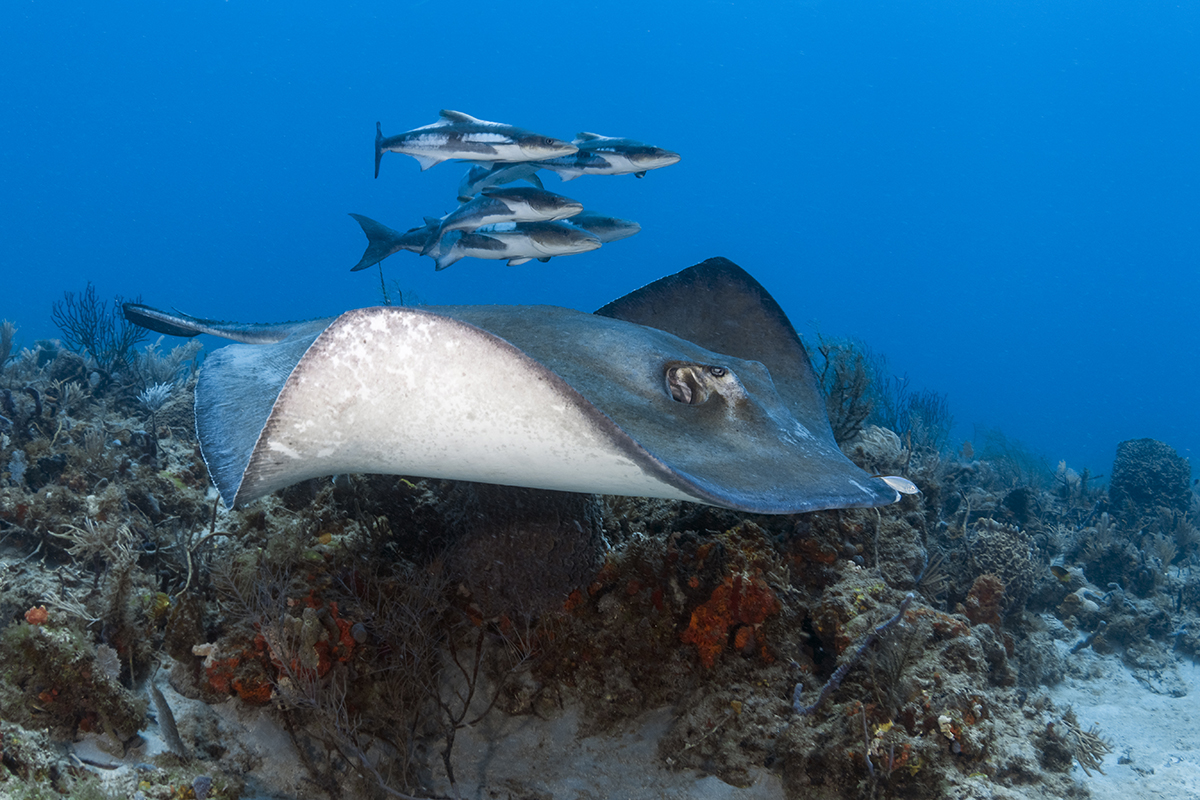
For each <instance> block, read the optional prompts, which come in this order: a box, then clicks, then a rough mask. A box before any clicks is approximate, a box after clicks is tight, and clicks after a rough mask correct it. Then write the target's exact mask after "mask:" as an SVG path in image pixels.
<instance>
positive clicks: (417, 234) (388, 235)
mask: <svg viewBox="0 0 1200 800" xmlns="http://www.w3.org/2000/svg"><path fill="white" fill-rule="evenodd" d="M350 216H352V217H354V220H355V221H356V222H357V223H358V224H359V225H361V226H362V229H363V233H365V234H366V235H367V250H366V252H364V253H363V257H362V259H360V260H359V262H358V263H357V264H355V265H354V266H353V267H351V268H350V271H351V272H357V271H358V270H360V269H366V268H367V267H369V266H371V265H373V264H378V263H379V262H380V261H383V260H384V259H385V258H387V257H388V256H390V255H392V254H393V253H398V252H400V251H401V250H410V251H412V252H414V253H421V252H422V251H424V250H425V249H426V247H427V246H428V245H429V244H430V238H431V237H432V236H433V233H434V231H436V230H437V228H438V226H439V225H440V224H441V220H438V219H428V218H427V219H426V220H425V224H424V225H423V226H422V227H420V228H410V229H409V230H407V231H405V232H404V233H400V232H399V231H394V230H392V229H391V228H389V227H388V226H387V225H384V224H382V223H379V222H376V221H375V220H373V219H371V218H370V217H364V216H363V215H361V214H351V215H350Z"/></svg>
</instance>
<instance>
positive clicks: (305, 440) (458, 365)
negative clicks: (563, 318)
mask: <svg viewBox="0 0 1200 800" xmlns="http://www.w3.org/2000/svg"><path fill="white" fill-rule="evenodd" d="M368 311H369V312H371V313H357V312H347V314H344V315H342V316H341V317H339V318H338V319H337V320H336V321H335V322H334V323H333V324H332V325H330V326H329V327H328V328H327V329H325V330H324V331H323V332H321V333H320V334H319V335H318V336H317V337H316V339H315V340H314V341H313V343H312V345H311V346H310V347H309V348H308V350H307V352H306V353H305V355H304V357H303V358H302V359H301V360H300V362H299V364H297V366H296V368H295V370H294V372H293V373H292V374H291V376H290V378H289V379H288V380H287V382H286V384H285V385H284V386H283V388H282V390H281V391H280V392H279V395H278V397H277V399H276V400H275V402H274V404H273V408H272V410H271V412H270V416H269V418H268V420H267V422H266V424H265V425H264V426H263V428H262V431H261V434H260V435H259V437H258V440H257V442H256V443H255V446H254V450H253V452H252V453H251V454H249V461H248V466H247V467H246V469H245V471H244V473H242V470H240V469H236V468H235V469H232V470H222V469H220V468H219V465H213V464H210V470H211V471H212V472H213V474H214V476H215V477H216V478H217V482H218V488H219V489H220V490H221V492H222V495H223V496H225V498H226V500H227V501H229V500H234V501H235V502H237V503H242V502H245V501H247V500H250V499H253V498H255V497H259V496H262V495H264V494H267V493H269V492H272V491H274V490H276V489H279V488H282V487H284V486H288V485H290V484H293V483H295V482H297V481H300V480H304V479H307V478H312V477H317V476H323V475H331V474H337V473H342V472H366V473H371V472H374V473H387V474H402V475H421V476H425V477H431V478H453V479H457V480H471V481H479V482H484V483H499V484H507V485H513V486H529V487H536V488H543V489H557V490H562V491H574V492H597V493H604V494H622V495H641V496H647V497H661V498H670V499H679V500H695V499H697V498H696V496H695V495H693V494H690V493H688V492H686V491H684V490H683V489H681V488H679V487H677V486H674V485H672V484H671V483H668V482H667V481H666V480H664V479H663V478H662V477H660V475H661V474H662V473H663V472H666V473H667V474H669V471H667V470H663V471H662V472H660V474H654V473H655V472H659V470H657V469H654V468H653V466H652V468H651V469H649V470H648V469H647V468H646V463H647V462H651V463H653V462H655V461H656V459H654V458H653V457H652V456H650V455H649V454H648V453H646V452H645V451H644V450H643V449H641V448H640V447H639V446H638V445H637V443H636V442H633V441H632V440H631V439H629V438H628V437H627V436H624V435H623V434H622V433H621V432H620V430H619V429H616V428H615V426H613V425H611V424H609V423H608V421H607V418H605V417H603V415H601V414H599V413H598V412H596V411H594V409H590V406H589V405H588V404H587V403H586V402H583V401H582V399H581V398H580V397H579V396H578V395H577V394H576V393H575V392H574V390H573V389H571V387H570V386H568V385H566V384H565V383H564V382H563V381H562V380H561V379H559V378H557V376H555V375H553V374H552V373H548V372H547V371H546V370H545V369H544V368H542V367H541V366H540V365H539V364H538V363H537V362H536V361H533V360H532V359H530V358H529V357H528V356H526V355H525V354H524V353H522V352H521V351H520V350H518V349H517V348H515V347H513V346H512V345H510V344H508V343H507V342H505V341H504V340H502V339H499V338H497V337H494V336H492V335H490V334H488V333H487V332H485V331H481V330H479V329H478V328H475V327H474V326H471V325H468V324H465V323H462V322H459V321H457V320H452V319H448V318H446V317H442V316H436V315H431V314H422V313H419V312H413V311H412V310H400V309H396V310H395V311H396V313H384V312H385V310H384V309H364V310H360V312H368ZM244 348H250V349H251V350H257V349H258V348H257V347H256V346H254V345H231V346H230V347H228V348H225V350H232V351H235V352H233V353H229V354H227V357H236V356H237V355H238V354H237V353H236V351H237V350H241V349H244ZM218 352H221V351H218ZM215 366H216V365H215V364H209V365H206V368H214V367H215ZM631 452H637V453H638V455H639V456H640V459H639V460H640V461H641V463H639V460H635V459H634V458H633V457H631ZM206 456H207V453H206ZM214 466H218V468H216V469H213V467H214ZM238 473H242V474H241V475H239V474H238ZM235 495H236V498H235V497H234V496H235Z"/></svg>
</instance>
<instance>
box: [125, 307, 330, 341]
mask: <svg viewBox="0 0 1200 800" xmlns="http://www.w3.org/2000/svg"><path fill="white" fill-rule="evenodd" d="M121 310H122V311H123V312H124V313H125V319H127V320H129V321H130V322H132V323H133V324H134V325H140V326H141V327H143V328H146V329H147V330H152V331H154V332H155V333H165V334H166V335H168V336H187V337H191V336H199V335H200V334H202V333H207V334H211V335H213V336H220V337H221V338H222V339H230V340H232V341H235V342H243V343H245V344H273V343H274V342H278V341H282V340H283V339H286V338H287V337H288V336H290V335H291V334H292V333H293V332H295V331H296V330H298V329H305V328H308V327H311V323H305V322H279V323H254V322H250V323H245V322H224V321H222V320H216V319H201V318H200V317H193V316H190V315H188V314H184V313H181V312H179V311H175V312H170V311H163V310H161V309H158V308H153V307H151V306H147V305H143V304H141V303H125V304H124V305H123V306H122V307H121Z"/></svg>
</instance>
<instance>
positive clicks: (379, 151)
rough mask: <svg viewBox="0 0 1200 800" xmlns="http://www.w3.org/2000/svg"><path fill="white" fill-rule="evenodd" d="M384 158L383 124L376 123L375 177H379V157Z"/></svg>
mask: <svg viewBox="0 0 1200 800" xmlns="http://www.w3.org/2000/svg"><path fill="white" fill-rule="evenodd" d="M381 158H383V126H382V125H381V124H379V123H378V122H376V123H375V177H376V178H378V177H379V159H381Z"/></svg>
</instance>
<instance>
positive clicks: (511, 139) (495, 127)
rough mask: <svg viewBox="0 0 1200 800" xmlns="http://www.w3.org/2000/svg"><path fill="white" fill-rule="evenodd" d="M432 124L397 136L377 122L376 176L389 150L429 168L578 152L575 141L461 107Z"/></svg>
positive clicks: (537, 159) (545, 157) (524, 159)
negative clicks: (476, 114) (446, 163)
mask: <svg viewBox="0 0 1200 800" xmlns="http://www.w3.org/2000/svg"><path fill="white" fill-rule="evenodd" d="M438 116H440V117H441V119H439V120H438V121H437V122H435V123H433V124H432V125H423V126H422V127H420V128H414V129H413V130H411V131H406V132H404V133H398V134H396V135H395V136H386V137H385V136H384V135H383V126H382V125H381V124H380V123H378V122H376V123H375V177H376V178H378V177H379V159H381V158H383V154H384V153H387V152H392V153H404V154H405V155H410V156H412V157H413V158H415V159H416V160H417V161H418V162H420V164H421V169H422V170H426V169H429V168H430V167H432V166H433V165H434V164H440V163H441V162H443V161H448V160H450V159H452V158H461V159H464V160H466V161H541V160H544V159H548V158H557V157H558V156H565V155H570V154H571V153H574V152H575V151H576V150H578V149H579V148H577V147H576V146H575V145H573V144H567V143H566V142H563V141H560V140H558V139H554V138H552V137H550V136H542V135H541V134H539V133H533V132H531V131H527V130H524V129H522V128H515V127H513V126H512V125H505V124H504V123H502V122H488V121H487V120H485V119H475V117H472V116H471V115H469V114H463V113H462V112H461V111H448V110H445V109H443V110H442V111H441V112H440V114H439V115H438Z"/></svg>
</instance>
